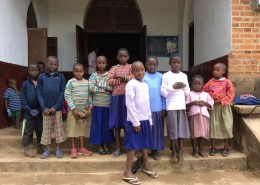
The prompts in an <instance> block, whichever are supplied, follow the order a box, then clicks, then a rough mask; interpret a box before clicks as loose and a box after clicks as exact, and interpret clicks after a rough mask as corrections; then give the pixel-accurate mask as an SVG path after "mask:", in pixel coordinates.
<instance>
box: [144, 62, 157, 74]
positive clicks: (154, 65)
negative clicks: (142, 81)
mask: <svg viewBox="0 0 260 185" xmlns="http://www.w3.org/2000/svg"><path fill="white" fill-rule="evenodd" d="M157 67H158V62H157V60H156V59H155V58H149V59H148V61H147V62H146V68H147V71H148V73H155V72H156V69H157Z"/></svg>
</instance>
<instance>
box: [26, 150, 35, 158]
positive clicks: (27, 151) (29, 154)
mask: <svg viewBox="0 0 260 185" xmlns="http://www.w3.org/2000/svg"><path fill="white" fill-rule="evenodd" d="M24 155H25V157H30V158H33V157H35V153H34V152H31V151H29V150H25V151H24Z"/></svg>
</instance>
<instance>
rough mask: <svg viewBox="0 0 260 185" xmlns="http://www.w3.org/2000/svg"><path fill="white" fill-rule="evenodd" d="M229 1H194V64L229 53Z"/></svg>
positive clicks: (230, 31) (230, 32)
mask: <svg viewBox="0 0 260 185" xmlns="http://www.w3.org/2000/svg"><path fill="white" fill-rule="evenodd" d="M231 23H232V21H231V0H217V1H216V0H194V32H195V35H194V38H195V40H194V49H195V50H194V52H195V54H194V63H195V65H197V64H201V63H203V62H207V61H210V60H213V59H216V58H219V57H222V56H224V55H227V54H230V52H231V34H232V30H231V27H232V25H231Z"/></svg>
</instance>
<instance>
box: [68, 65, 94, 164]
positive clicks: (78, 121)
mask: <svg viewBox="0 0 260 185" xmlns="http://www.w3.org/2000/svg"><path fill="white" fill-rule="evenodd" d="M84 74H85V72H84V66H83V65H82V64H80V63H76V64H74V65H73V75H74V78H72V79H70V80H69V81H68V83H67V85H66V87H65V94H64V96H65V100H66V101H67V103H68V106H69V107H68V108H69V111H68V118H67V124H68V125H67V131H68V132H67V136H68V137H70V138H71V145H72V149H71V156H70V157H71V158H73V159H75V158H77V157H78V156H77V154H82V155H87V156H90V155H92V152H91V151H89V150H87V149H86V148H84V143H83V141H84V135H85V134H84V131H85V128H86V124H87V120H86V118H87V116H89V115H90V114H91V109H92V98H91V97H90V95H89V82H88V80H86V79H84V78H83V76H84ZM80 112H83V113H84V112H85V114H83V116H81V114H80ZM75 137H79V139H80V148H79V149H78V150H77V149H76V147H75Z"/></svg>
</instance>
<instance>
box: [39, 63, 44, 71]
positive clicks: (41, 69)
mask: <svg viewBox="0 0 260 185" xmlns="http://www.w3.org/2000/svg"><path fill="white" fill-rule="evenodd" d="M38 66H39V72H40V73H43V72H44V65H42V64H38Z"/></svg>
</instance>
